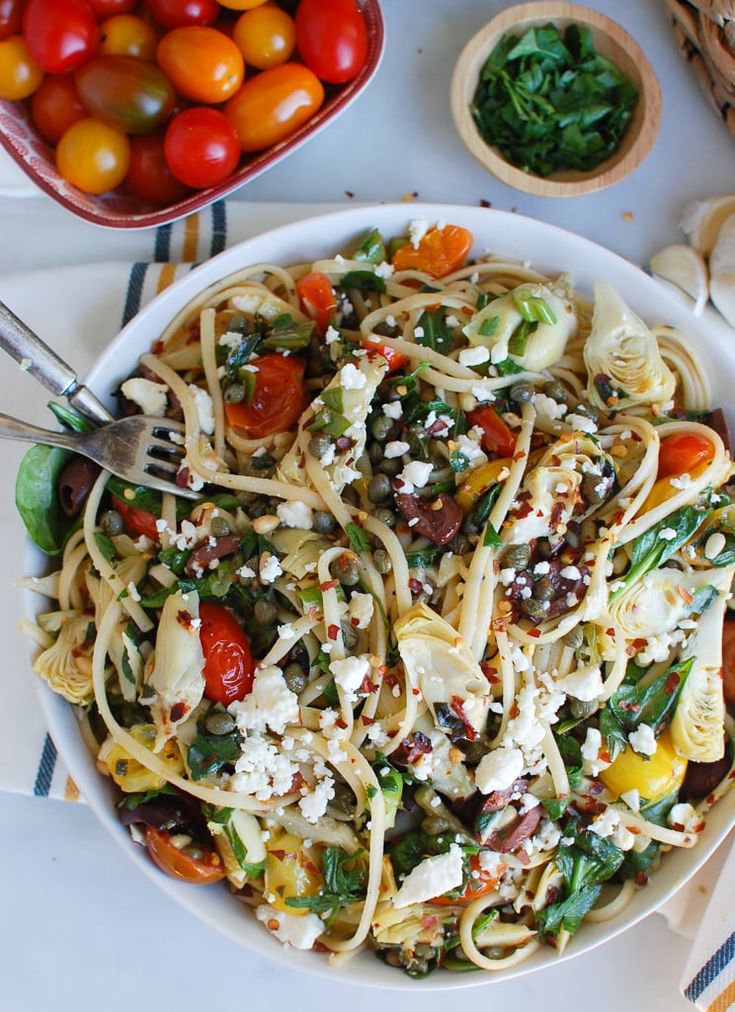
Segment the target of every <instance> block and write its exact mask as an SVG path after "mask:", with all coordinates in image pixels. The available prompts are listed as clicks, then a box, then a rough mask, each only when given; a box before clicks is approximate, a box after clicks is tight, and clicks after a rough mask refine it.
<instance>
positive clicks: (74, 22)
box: [23, 0, 99, 74]
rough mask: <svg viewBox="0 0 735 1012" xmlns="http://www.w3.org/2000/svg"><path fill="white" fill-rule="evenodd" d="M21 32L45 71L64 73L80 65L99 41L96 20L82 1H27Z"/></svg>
mask: <svg viewBox="0 0 735 1012" xmlns="http://www.w3.org/2000/svg"><path fill="white" fill-rule="evenodd" d="M23 35H24V36H25V39H26V42H27V43H28V48H29V49H30V51H31V53H32V55H33V58H34V59H35V60H36V62H37V63H38V65H39V66H40V67H41V69H42V70H44V71H45V72H46V73H47V74H63V73H64V71H66V70H73V69H74V68H75V67H78V66H80V64H82V63H84V61H85V60H88V59H89V58H90V56H91V55H92V53H94V51H95V49H96V48H97V44H98V42H99V28H98V27H97V20H96V18H95V16H94V14H93V12H92V8H91V7H90V6H89V5H88V4H87V3H85V2H84V0H28V3H27V5H26V8H25V11H24V12H23Z"/></svg>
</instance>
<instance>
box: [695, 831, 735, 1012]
mask: <svg viewBox="0 0 735 1012" xmlns="http://www.w3.org/2000/svg"><path fill="white" fill-rule="evenodd" d="M682 991H683V992H684V995H685V997H687V998H688V999H689V1000H690V1001H691V1002H693V1003H694V1004H695V1005H696V1007H697V1008H698V1009H702V1010H706V1012H725V1010H726V1009H729V1008H734V1007H735V848H732V849H731V850H730V853H729V854H728V855H727V858H726V859H725V863H724V865H723V867H722V871H721V873H720V876H719V878H718V879H717V882H716V883H715V885H714V888H713V890H712V897H711V899H710V902H709V904H708V906H707V908H706V910H705V912H704V916H703V917H702V919H701V922H700V923H699V927H698V930H697V934H696V937H695V939H694V944H693V946H692V952H691V955H690V957H689V962H688V963H687V966H686V969H685V971H684V975H683V977H682Z"/></svg>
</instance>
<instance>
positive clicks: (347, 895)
mask: <svg viewBox="0 0 735 1012" xmlns="http://www.w3.org/2000/svg"><path fill="white" fill-rule="evenodd" d="M359 856H360V855H359V853H358V854H347V853H346V852H345V851H344V850H342V849H341V848H340V847H327V848H326V850H325V851H324V856H323V858H322V873H323V875H324V887H323V888H322V890H321V892H320V893H319V894H318V895H317V896H289V897H287V899H286V904H287V906H289V907H296V908H297V909H299V910H311V911H313V912H314V913H318V914H327V915H328V916H327V924H329V922H330V920H333V919H334V917H335V916H336V914H337V913H338V912H339V911H340V910H341V909H342V907H346V906H349V905H350V903H357V902H359V901H360V900H362V899H363V898H364V896H365V888H366V884H367V872H365V871H364V870H363V869H362V868H355V867H354V865H355V861H356V859H357V858H358V857H359Z"/></svg>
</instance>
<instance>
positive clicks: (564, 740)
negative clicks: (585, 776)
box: [554, 734, 584, 790]
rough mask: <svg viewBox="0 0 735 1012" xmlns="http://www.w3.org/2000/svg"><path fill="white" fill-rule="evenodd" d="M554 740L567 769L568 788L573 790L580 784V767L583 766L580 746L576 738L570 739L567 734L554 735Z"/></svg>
mask: <svg viewBox="0 0 735 1012" xmlns="http://www.w3.org/2000/svg"><path fill="white" fill-rule="evenodd" d="M554 738H555V739H556V744H557V747H558V749H559V752H560V753H561V757H562V759H563V760H564V765H565V766H566V768H567V776H568V777H569V786H570V787H571V788H572V789H573V790H574V789H575V788H577V787H579V785H580V783H581V782H582V767H583V766H584V760H583V759H582V746H581V745H580V744H579V742H578V741H577V739H576V738H572V737H571V735H568V734H560V735H554Z"/></svg>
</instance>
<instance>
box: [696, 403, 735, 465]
mask: <svg viewBox="0 0 735 1012" xmlns="http://www.w3.org/2000/svg"><path fill="white" fill-rule="evenodd" d="M702 422H703V424H704V425H708V426H709V428H710V429H714V431H715V432H716V433H717V435H718V436H719V437H720V439H721V440H722V442H723V443H724V444H725V449H726V450H727V452H728V453H729V454H730V456H732V437H731V436H730V427H729V426H728V424H727V419H726V418H725V413H724V411H723V410H722V408H713V409H712V410H711V411H708V412H707V413H706V414H705V415H703V416H702Z"/></svg>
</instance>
